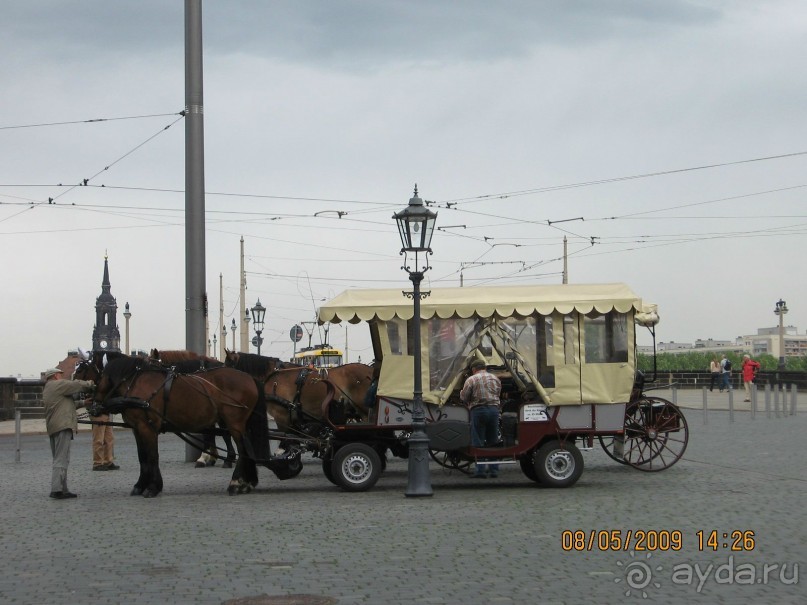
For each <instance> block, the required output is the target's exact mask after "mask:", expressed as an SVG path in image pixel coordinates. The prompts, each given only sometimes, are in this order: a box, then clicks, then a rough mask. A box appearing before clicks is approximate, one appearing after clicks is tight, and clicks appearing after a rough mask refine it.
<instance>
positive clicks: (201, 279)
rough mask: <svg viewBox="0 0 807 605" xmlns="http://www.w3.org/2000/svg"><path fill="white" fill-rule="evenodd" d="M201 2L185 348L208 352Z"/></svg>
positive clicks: (196, 1) (191, 101)
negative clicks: (206, 347) (206, 343)
mask: <svg viewBox="0 0 807 605" xmlns="http://www.w3.org/2000/svg"><path fill="white" fill-rule="evenodd" d="M205 291H206V286H205V158H204V97H203V94H202V2H201V0H185V346H186V348H187V349H188V350H190V351H194V352H196V353H200V354H203V353H204V352H205Z"/></svg>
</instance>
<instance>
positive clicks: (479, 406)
mask: <svg viewBox="0 0 807 605" xmlns="http://www.w3.org/2000/svg"><path fill="white" fill-rule="evenodd" d="M470 369H471V376H469V377H468V380H466V381H465V384H464V385H463V387H462V391H460V401H462V402H463V403H464V404H465V405H467V406H468V408H469V409H470V410H471V445H472V446H474V447H485V446H491V445H494V444H496V443H498V441H499V416H500V409H499V407H500V405H501V399H500V396H501V392H502V383H501V381H500V380H499V379H498V378H497V377H496V376H494V375H493V374H491V373H490V372H488V371H487V366H486V365H485V362H484V361H481V360H479V359H477V360H475V361H472V362H471V368H470ZM486 468H487V473H486V471H485V469H486ZM486 474H487V475H489V476H490V477H491V478H495V477H498V476H499V465H498V464H485V465H479V464H477V465H476V473H475V474H473V475H471V476H472V477H473V478H475V479H481V478H484V477H485V475H486Z"/></svg>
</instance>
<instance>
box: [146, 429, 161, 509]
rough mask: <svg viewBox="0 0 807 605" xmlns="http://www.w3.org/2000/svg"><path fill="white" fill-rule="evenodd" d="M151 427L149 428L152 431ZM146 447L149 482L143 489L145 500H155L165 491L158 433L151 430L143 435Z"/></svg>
mask: <svg viewBox="0 0 807 605" xmlns="http://www.w3.org/2000/svg"><path fill="white" fill-rule="evenodd" d="M150 428H151V427H149V429H150ZM142 437H143V442H144V444H145V446H146V466H147V468H148V476H149V482H148V485H146V486H145V487H144V489H143V497H144V498H153V497H154V496H156V495H158V494H159V493H160V492H161V491H163V476H162V473H160V453H159V450H158V448H157V433H156V431H154V430H149V431H148V432H147V433H145V434H143V436H142Z"/></svg>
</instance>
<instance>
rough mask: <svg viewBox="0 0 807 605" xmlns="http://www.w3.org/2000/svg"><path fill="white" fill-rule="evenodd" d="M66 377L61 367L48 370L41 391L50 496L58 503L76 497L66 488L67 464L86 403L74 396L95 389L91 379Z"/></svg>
mask: <svg viewBox="0 0 807 605" xmlns="http://www.w3.org/2000/svg"><path fill="white" fill-rule="evenodd" d="M63 378H64V374H63V373H62V371H61V370H60V369H59V368H50V369H49V370H45V388H44V389H43V391H42V402H43V403H44V405H45V426H46V427H47V429H48V436H49V437H50V450H51V453H52V454H53V472H52V474H51V481H50V497H51V498H55V499H56V500H65V499H67V498H75V497H76V494H74V493H72V492H71V491H70V490H68V489H67V465H68V464H70V442H71V441H72V440H73V433H77V432H78V416H77V415H76V408H80V407H83V406H84V402H83V401H75V400H74V399H73V397H72V396H73V395H74V394H76V393H80V392H82V391H85V392H89V391H92V390H94V389H95V384H94V383H93V382H92V381H90V380H63Z"/></svg>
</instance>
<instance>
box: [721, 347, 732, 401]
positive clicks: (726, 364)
mask: <svg viewBox="0 0 807 605" xmlns="http://www.w3.org/2000/svg"><path fill="white" fill-rule="evenodd" d="M723 389H726V390H727V391H730V390H731V360H730V359H728V358H727V357H726V354H725V353H723V359H721V360H720V392H721V393H722V392H723Z"/></svg>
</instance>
